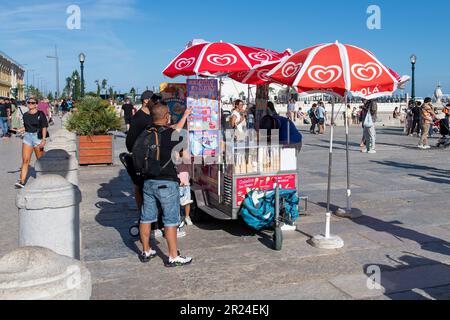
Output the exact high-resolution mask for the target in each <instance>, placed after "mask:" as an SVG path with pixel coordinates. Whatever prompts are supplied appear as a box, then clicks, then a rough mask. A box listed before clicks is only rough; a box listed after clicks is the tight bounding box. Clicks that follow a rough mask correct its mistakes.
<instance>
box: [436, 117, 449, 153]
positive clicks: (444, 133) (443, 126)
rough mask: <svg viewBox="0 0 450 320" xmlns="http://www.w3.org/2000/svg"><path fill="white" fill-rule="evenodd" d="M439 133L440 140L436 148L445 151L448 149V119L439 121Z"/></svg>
mask: <svg viewBox="0 0 450 320" xmlns="http://www.w3.org/2000/svg"><path fill="white" fill-rule="evenodd" d="M437 123H438V125H439V132H440V134H441V138H440V139H439V141H438V144H437V145H436V146H437V147H438V148H444V149H447V148H448V147H450V137H449V136H450V130H449V117H448V116H446V117H445V119H442V120H439V121H438V122H437Z"/></svg>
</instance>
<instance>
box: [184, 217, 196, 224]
mask: <svg viewBox="0 0 450 320" xmlns="http://www.w3.org/2000/svg"><path fill="white" fill-rule="evenodd" d="M184 222H186V225H188V226H193V225H194V224H193V223H192V220H191V218H190V217H186V218H185V219H184Z"/></svg>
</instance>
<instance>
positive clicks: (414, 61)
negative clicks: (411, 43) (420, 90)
mask: <svg viewBox="0 0 450 320" xmlns="http://www.w3.org/2000/svg"><path fill="white" fill-rule="evenodd" d="M410 60H411V68H412V79H411V80H412V81H411V82H412V89H411V99H412V101H414V102H415V101H416V79H415V72H416V62H417V57H416V55H415V54H413V55H412V56H411V58H410Z"/></svg>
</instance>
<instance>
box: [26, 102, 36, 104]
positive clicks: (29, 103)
mask: <svg viewBox="0 0 450 320" xmlns="http://www.w3.org/2000/svg"><path fill="white" fill-rule="evenodd" d="M28 104H37V102H36V101H28Z"/></svg>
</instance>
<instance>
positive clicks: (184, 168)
mask: <svg viewBox="0 0 450 320" xmlns="http://www.w3.org/2000/svg"><path fill="white" fill-rule="evenodd" d="M184 154H188V153H187V152H183V151H182V152H181V153H180V156H181V158H182V159H183V162H184V163H181V164H179V165H177V170H178V179H180V204H181V206H182V207H183V208H184V212H185V219H184V222H185V223H186V225H188V226H192V225H193V223H192V220H191V217H190V214H191V204H192V203H194V201H192V199H191V183H190V175H189V172H190V171H191V165H190V164H187V163H189V160H190V159H189V157H188V156H187V157H184ZM185 163H186V164H185Z"/></svg>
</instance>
